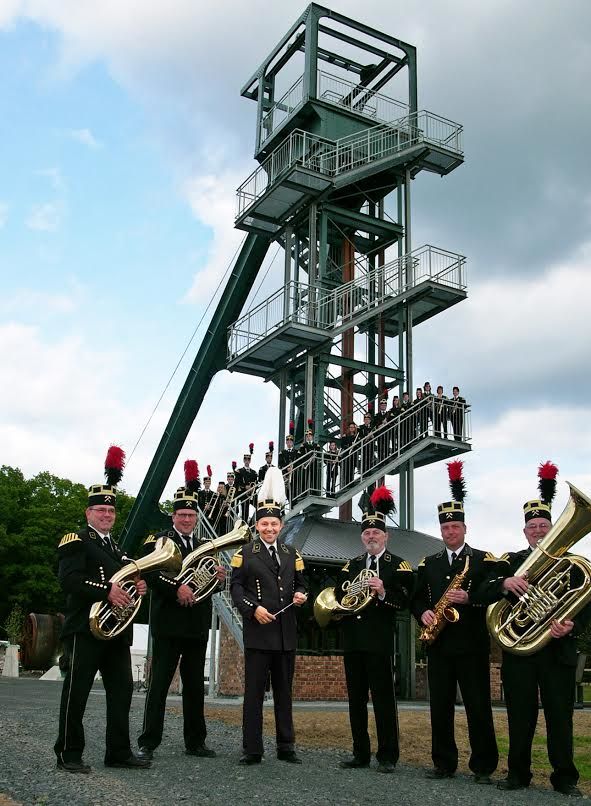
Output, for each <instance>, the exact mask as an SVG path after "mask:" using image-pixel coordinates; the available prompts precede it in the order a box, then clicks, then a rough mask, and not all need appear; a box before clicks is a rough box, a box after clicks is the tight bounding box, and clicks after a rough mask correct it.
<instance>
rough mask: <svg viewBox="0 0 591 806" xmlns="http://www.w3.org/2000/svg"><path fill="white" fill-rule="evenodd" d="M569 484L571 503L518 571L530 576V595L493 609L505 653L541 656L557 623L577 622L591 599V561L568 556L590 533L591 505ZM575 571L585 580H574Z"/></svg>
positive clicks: (493, 626) (490, 616)
mask: <svg viewBox="0 0 591 806" xmlns="http://www.w3.org/2000/svg"><path fill="white" fill-rule="evenodd" d="M567 484H568V486H569V490H570V498H569V500H568V502H567V505H566V507H565V508H564V510H563V512H562V515H561V516H560V518H559V519H558V520H557V521H556V523H555V524H554V526H552V528H551V529H550V531H549V532H548V533H547V534H546V536H545V537H544V538H543V539H542V540H540V542H539V543H538V545H537V546H536V548H535V549H534V550H533V551H532V552H531V553H530V555H529V557H528V558H527V559H526V560H525V561H524V562H523V563H521V565H520V566H519V568H518V569H517V571H516V572H515V576H523V577H527V581H528V583H529V588H528V590H527V592H526V593H524V594H523V596H520V597H519V599H518V600H517V602H515V603H514V604H512V603H511V602H510V601H508V600H507V599H506V598H503V599H502V600H501V601H499V602H496V604H493V605H491V606H490V607H489V608H488V611H487V614H486V621H487V625H488V629H489V632H490V634H491V635H492V637H493V639H494V640H495V641H496V642H497V644H499V646H500V647H501V648H502V649H504V650H505V651H506V652H512V653H513V654H515V655H531V654H532V653H534V652H538V650H540V649H542V647H544V646H546V644H547V643H548V642H549V641H550V638H551V634H550V627H551V625H552V621H554V620H555V619H556V620H558V621H564V619H573V618H574V616H576V614H577V613H578V612H579V611H580V610H582V609H583V607H584V606H585V605H586V604H587V602H589V601H590V600H591V562H589V560H587V559H586V558H585V557H579V556H576V555H573V556H564V555H566V552H567V551H568V550H569V548H570V547H571V546H574V544H575V543H577V542H578V541H579V540H581V538H583V537H584V536H585V535H586V534H587V533H588V532H589V531H591V500H590V499H589V498H587V496H586V495H584V494H583V493H582V492H581V491H580V490H577V488H576V487H574V486H573V485H572V484H571V483H570V482H568V481H567ZM575 568H576V569H578V571H579V572H580V574H579V573H576V574H575V577H580V579H576V578H575V579H571V572H572V571H573V569H575Z"/></svg>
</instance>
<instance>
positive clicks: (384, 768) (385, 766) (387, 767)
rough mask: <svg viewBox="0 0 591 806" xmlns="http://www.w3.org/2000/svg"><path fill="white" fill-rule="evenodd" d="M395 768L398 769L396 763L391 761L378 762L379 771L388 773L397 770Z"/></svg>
mask: <svg viewBox="0 0 591 806" xmlns="http://www.w3.org/2000/svg"><path fill="white" fill-rule="evenodd" d="M395 770H396V765H395V764H392V763H391V762H389V761H387V762H385V763H380V764H378V772H383V773H386V774H388V773H391V772H395Z"/></svg>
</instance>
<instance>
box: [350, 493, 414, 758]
mask: <svg viewBox="0 0 591 806" xmlns="http://www.w3.org/2000/svg"><path fill="white" fill-rule="evenodd" d="M394 509H395V507H394V501H393V499H392V494H391V492H390V491H389V490H388V489H387V488H386V487H378V488H377V489H376V490H374V492H373V493H372V495H371V498H370V499H369V506H368V507H367V511H366V512H364V513H363V520H362V522H361V542H362V543H363V546H364V548H365V551H364V552H363V554H361V555H360V556H359V557H355V558H354V559H352V560H349V562H347V563H346V564H345V565H344V566H343V568H342V569H341V571H340V573H339V576H338V579H337V583H336V585H335V590H334V594H335V599H336V601H337V602H338V604H339V605H340V608H341V609H340V610H339V611H338V612H339V613H340V614H344V618H343V622H342V623H343V635H344V655H343V658H344V663H345V677H346V679H347V694H348V697H349V721H350V723H351V733H352V736H353V756H352V758H350V759H348V760H346V761H342V762H341V763H340V766H341V767H342V768H343V769H359V768H363V767H369V763H370V759H371V747H370V741H369V734H368V731H367V718H368V714H367V702H368V696H369V692H370V691H371V698H372V703H373V710H374V716H375V721H376V731H377V735H378V747H377V752H376V759H377V762H378V767H377V770H378V772H381V773H392V772H394V768H395V767H396V763H397V761H398V757H399V755H400V751H399V744H398V715H397V707H396V692H395V686H396V682H395V675H394V671H395V670H394V649H395V647H394V630H395V624H396V611H397V610H401V609H403V608H406V607H408V605H409V601H410V597H411V594H412V583H413V573H412V568H411V566H410V565H409V563H408V562H406V561H405V560H403V559H402V558H401V557H397V556H396V555H395V554H391V553H390V552H389V551H388V550H387V548H386V545H387V542H388V533H387V531H386V529H387V527H386V516H387V515H388V514H389V513H390V512H392V511H394ZM348 597H349V599H351V597H352V598H353V600H354V603H353V604H352V609H351V611H350V612H349V613H346V611H345V609H344V608H345V605H346V603H347V599H348ZM357 602H359V603H360V605H359V606H357V607H356V603H357Z"/></svg>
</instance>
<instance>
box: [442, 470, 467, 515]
mask: <svg viewBox="0 0 591 806" xmlns="http://www.w3.org/2000/svg"><path fill="white" fill-rule="evenodd" d="M447 475H448V477H449V486H450V489H451V497H452V499H453V500H452V501H445V502H444V503H443V504H439V506H438V507H437V514H438V515H439V523H450V522H453V521H459V522H460V523H464V521H465V515H464V498H465V497H466V482H465V481H464V463H463V462H462V461H461V460H460V459H455V460H454V461H453V462H448V463H447Z"/></svg>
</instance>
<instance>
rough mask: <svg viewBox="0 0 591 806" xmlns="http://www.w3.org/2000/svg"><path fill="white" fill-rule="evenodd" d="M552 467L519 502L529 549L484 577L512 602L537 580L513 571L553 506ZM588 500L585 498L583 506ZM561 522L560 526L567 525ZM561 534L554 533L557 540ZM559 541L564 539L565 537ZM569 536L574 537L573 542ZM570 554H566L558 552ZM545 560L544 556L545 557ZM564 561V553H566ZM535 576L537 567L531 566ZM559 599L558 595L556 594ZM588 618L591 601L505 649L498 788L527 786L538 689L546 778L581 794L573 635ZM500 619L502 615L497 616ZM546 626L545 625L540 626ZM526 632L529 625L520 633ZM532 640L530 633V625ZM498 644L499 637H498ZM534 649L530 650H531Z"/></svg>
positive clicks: (542, 470) (546, 526)
mask: <svg viewBox="0 0 591 806" xmlns="http://www.w3.org/2000/svg"><path fill="white" fill-rule="evenodd" d="M557 473H558V468H557V467H556V465H554V464H552V462H545V463H543V464H541V465H540V467H539V470H538V477H539V483H538V489H539V492H540V498H539V499H536V500H532V501H527V502H526V503H525V504H524V507H523V511H524V518H525V526H524V529H523V532H524V534H525V538H526V540H527V542H528V548H526V549H523V550H522V551H518V552H515V553H512V554H510V555H509V567H508V568H507V570H506V572H505V573H504V574H503V575H502V576H500V577H497V578H494V577H493V578H492V579H491V580H490V585H491V586H492V587H493V588H494V589H496V593H497V595H496V598H497V599H500V600H501V601H506V602H508V603H509V604H510V605H511V606H517V605H519V606H521V603H523V604H524V607H527V604H525V602H526V599H525V598H524V599H521V597H524V596H526V595H527V597H529V599H530V600H531V598H532V591H533V588H532V585H534V584H536V585H538V584H539V580H538V579H535V578H530V572H528V571H525V572H524V573H521V572H520V573H516V572H518V571H519V568H520V566H521V565H522V564H523V563H524V562H530V569H531V568H532V565H531V562H532V561H534V560H535V555H536V548H537V546H538V544H539V543H540V541H541V540H542V539H543V538H544V537H545V536H546V534H547V533H548V532H549V531H550V529H551V527H552V514H551V505H552V500H553V498H554V495H555V492H556V475H557ZM588 505H589V502H587V506H588ZM566 530H567V527H565V528H564V529H563V531H564V532H566ZM561 539H564V540H565V541H566V542H568V541H567V539H566V538H561V537H560V535H559V536H558V538H557V541H556V546H557V547H558V545H559V543H560V541H561ZM566 542H565V544H566ZM571 542H572V541H571ZM548 551H549V553H550V554H551V555H555V554H557V553H558V554H559V555H560V553H561V552H560V551H558V550H557V548H554V547H551V548H549V549H548ZM564 557H565V558H568V554H565V555H564ZM545 559H546V558H545ZM565 562H568V559H566V560H565ZM531 573H532V576H533V577H535V572H533V571H532V572H531ZM550 573H551V574H552V575H553V577H554V579H553V581H552V585H553V587H554V590H555V591H556V592H557V593H558V582H557V579H556V576H557V575H556V573H553V572H552V567H551V566H550ZM565 573H566V574H567V582H566V588H567V589H568V591H573V592H574V591H575V590H576V588H577V586H579V585H580V584H581V581H582V580H581V577H582V576H583V574H582V572H581V571H580V569H578V568H577V567H575V566H572V568H568V567H567V569H566V571H565ZM558 599H559V600H560V599H561V596H560V594H558ZM495 609H496V606H494V608H491V610H489V626H490V627H491V628H492V630H493V634H494V632H495V631H496V630H497V629H500V628H498V623H499V619H497V618H496V617H495V616H494V610H495ZM590 619H591V607H590V606H589V605H587V607H585V608H584V609H583V610H582V611H581V612H579V613H578V614H577V615H575V616H573V618H562V619H557V618H554V619H552V618H551V616H549V617H548V618H547V619H546V621H549V622H550V626H549V640H548V641H547V642H546V643H545V644H544V645H542V642H540V643H539V648H537V646H538V645H537V644H534V645H533V646H532V647H529V646H528V647H527V648H526V650H527V651H523V649H524V648H523V647H522V648H520V643H521V641H520V640H519V639H517V642H516V645H515V647H513V651H503V665H502V670H501V673H502V680H503V686H504V693H505V702H506V705H507V717H508V722H509V757H508V774H507V778H506V779H504V780H503V781H500V782H499V784H498V785H497V786H498V787H499V789H503V790H509V791H512V790H516V789H525V788H526V787H528V786H529V784H530V781H531V778H532V772H531V753H532V742H533V737H534V733H535V730H536V723H537V721H538V696H540V698H541V701H542V707H543V709H544V717H545V720H546V733H547V745H548V758H549V761H550V764H551V765H552V773H551V775H550V781H551V783H552V786H553V787H554V789H555V791H557V792H560V793H562V794H563V795H568V796H570V797H581V791H580V790H579V788H578V787H577V781H578V780H579V772H578V770H577V768H576V766H575V763H574V760H573V707H574V699H575V672H576V664H577V645H576V640H575V635H576V633H577V632H579V631H581V630H582V629H583V628H584V627H585V626H586V624H587V623H588V622H589V620H590ZM500 621H501V622H504V623H506V621H507V619H506V614H504V615H503V616H502V617H501V618H500ZM546 629H547V628H546V627H545V628H544V630H545V631H546ZM526 634H527V632H526ZM529 635H532V638H531V639H529V638H528V641H530V640H531V641H533V640H534V639H533V632H531V631H530V632H529ZM502 645H503V646H504V644H502ZM531 650H533V651H531Z"/></svg>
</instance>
